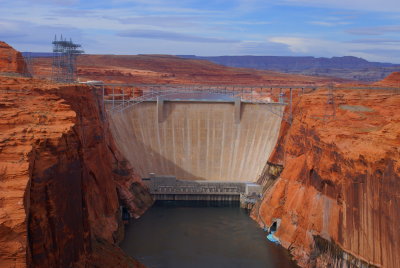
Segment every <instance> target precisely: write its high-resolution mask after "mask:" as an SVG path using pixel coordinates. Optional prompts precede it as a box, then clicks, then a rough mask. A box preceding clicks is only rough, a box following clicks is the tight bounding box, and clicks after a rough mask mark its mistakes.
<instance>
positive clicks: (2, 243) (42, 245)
mask: <svg viewBox="0 0 400 268" xmlns="http://www.w3.org/2000/svg"><path fill="white" fill-rule="evenodd" d="M99 102H100V99H99V98H97V96H96V93H95V92H94V91H93V89H91V88H88V87H85V86H71V85H64V86H63V85H54V84H51V83H47V82H43V81H39V80H33V79H27V78H6V77H0V108H1V109H0V181H1V182H0V188H1V189H0V267H27V266H29V267H93V266H94V265H96V264H99V263H104V264H109V265H108V267H135V266H137V267H139V266H140V264H139V263H137V262H136V261H134V260H132V259H131V258H129V257H126V256H124V254H123V252H122V251H121V250H120V249H119V248H118V247H117V246H115V244H116V243H118V242H119V241H120V239H121V234H123V230H122V229H123V224H122V222H121V215H120V213H121V212H120V204H121V203H122V204H123V205H124V206H125V207H127V208H128V209H129V211H130V213H131V215H132V216H133V217H137V216H139V215H140V214H141V213H143V211H144V210H145V209H147V208H148V206H149V205H151V202H152V200H151V197H150V195H149V194H148V192H147V190H146V189H145V187H144V186H143V184H142V182H141V180H140V178H139V177H138V176H137V175H135V172H134V171H133V169H132V168H131V167H130V166H129V165H128V163H127V161H125V159H124V158H123V157H122V156H121V154H120V153H119V152H118V151H117V150H116V147H115V145H114V143H113V140H112V138H111V134H110V132H109V130H108V122H107V120H106V116H105V114H104V113H103V111H102V109H101V105H99V104H101V103H99Z"/></svg>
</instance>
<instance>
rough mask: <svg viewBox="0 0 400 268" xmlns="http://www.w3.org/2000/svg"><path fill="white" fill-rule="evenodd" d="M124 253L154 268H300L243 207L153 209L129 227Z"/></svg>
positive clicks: (123, 245) (123, 247)
mask: <svg viewBox="0 0 400 268" xmlns="http://www.w3.org/2000/svg"><path fill="white" fill-rule="evenodd" d="M121 247H122V249H123V250H125V252H126V253H127V254H128V255H130V256H132V257H134V258H136V259H137V260H139V261H141V262H142V263H143V264H145V265H146V266H148V267H154V268H164V267H171V268H172V267H173V268H181V267H182V268H192V267H193V268H197V267H207V268H214V267H215V268H217V267H218V268H220V267H229V268H235V267H243V268H252V267H255V268H258V267H271V268H289V267H297V266H296V265H295V264H293V263H292V262H291V261H290V259H289V256H288V254H287V252H286V250H285V249H283V248H282V247H280V246H277V245H275V244H273V243H271V242H269V241H267V240H266V233H265V232H263V231H262V230H261V229H260V228H259V227H258V226H257V224H256V223H255V222H254V221H253V220H251V219H250V218H249V216H248V215H247V214H246V212H245V211H244V210H243V209H240V208H237V207H153V208H151V209H150V210H149V211H147V212H146V213H145V214H144V215H143V216H142V217H141V218H140V219H138V220H135V221H134V222H132V223H131V224H130V225H129V226H127V228H126V236H125V240H124V241H123V242H122V243H121Z"/></svg>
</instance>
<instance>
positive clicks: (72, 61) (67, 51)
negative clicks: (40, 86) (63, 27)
mask: <svg viewBox="0 0 400 268" xmlns="http://www.w3.org/2000/svg"><path fill="white" fill-rule="evenodd" d="M52 44H53V64H52V80H53V81H55V82H63V83H72V82H75V81H76V57H77V55H79V54H82V53H84V51H83V50H81V48H82V46H81V45H79V44H75V43H73V42H72V40H71V39H70V40H69V41H67V39H66V38H65V39H63V36H62V35H61V38H60V40H57V35H56V36H55V37H54V41H53V42H52Z"/></svg>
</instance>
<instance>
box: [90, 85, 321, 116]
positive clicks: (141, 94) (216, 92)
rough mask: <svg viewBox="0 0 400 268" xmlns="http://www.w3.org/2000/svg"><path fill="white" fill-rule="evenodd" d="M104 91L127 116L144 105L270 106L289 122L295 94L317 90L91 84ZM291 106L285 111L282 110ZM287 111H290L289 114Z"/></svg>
mask: <svg viewBox="0 0 400 268" xmlns="http://www.w3.org/2000/svg"><path fill="white" fill-rule="evenodd" d="M87 83H88V84H91V85H93V86H96V87H100V88H101V90H102V97H103V102H104V104H105V106H107V107H106V108H107V110H108V111H109V112H111V113H116V112H123V111H125V110H126V109H129V108H132V107H134V106H135V105H138V104H140V103H143V102H149V101H158V100H163V101H180V102H191V101H192V102H201V101H203V102H235V101H237V100H240V102H243V103H252V104H270V105H269V110H270V112H271V113H273V114H275V115H277V116H279V117H281V118H282V119H283V120H286V121H288V122H290V121H291V118H292V99H293V92H296V93H295V94H304V93H305V92H309V91H313V90H315V89H316V88H315V87H310V86H298V87H284V86H282V87H277V86H274V87H271V86H239V85H236V86H233V85H158V84H154V85H149V84H107V83H102V82H100V81H90V82H87ZM282 105H284V106H288V109H281V108H280V107H279V106H282ZM285 110H286V111H285Z"/></svg>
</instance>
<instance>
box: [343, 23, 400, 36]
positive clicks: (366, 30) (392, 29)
mask: <svg viewBox="0 0 400 268" xmlns="http://www.w3.org/2000/svg"><path fill="white" fill-rule="evenodd" d="M346 32H347V33H349V34H353V35H383V34H385V33H400V25H387V26H377V27H363V28H354V29H348V30H346Z"/></svg>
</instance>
